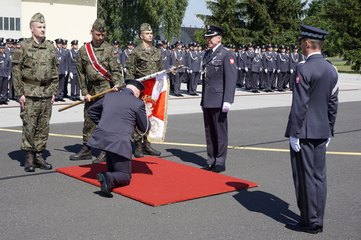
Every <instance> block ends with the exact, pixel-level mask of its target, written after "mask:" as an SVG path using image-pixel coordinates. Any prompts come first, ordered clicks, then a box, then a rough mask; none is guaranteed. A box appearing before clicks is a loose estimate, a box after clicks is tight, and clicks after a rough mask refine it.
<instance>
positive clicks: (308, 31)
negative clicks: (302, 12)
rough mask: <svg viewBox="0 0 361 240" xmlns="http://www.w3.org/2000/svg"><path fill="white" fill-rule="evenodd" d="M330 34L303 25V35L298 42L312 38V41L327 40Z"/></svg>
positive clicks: (301, 34)
mask: <svg viewBox="0 0 361 240" xmlns="http://www.w3.org/2000/svg"><path fill="white" fill-rule="evenodd" d="M327 34H328V32H326V31H325V30H322V29H320V28H316V27H312V26H308V25H304V24H301V33H300V35H299V37H298V40H301V39H304V38H311V39H317V40H322V41H323V40H325V38H326V35H327Z"/></svg>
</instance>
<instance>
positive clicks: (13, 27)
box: [10, 17, 15, 31]
mask: <svg viewBox="0 0 361 240" xmlns="http://www.w3.org/2000/svg"><path fill="white" fill-rule="evenodd" d="M10 30H11V31H14V30H15V18H13V17H11V18H10Z"/></svg>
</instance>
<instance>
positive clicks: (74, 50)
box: [68, 40, 80, 101]
mask: <svg viewBox="0 0 361 240" xmlns="http://www.w3.org/2000/svg"><path fill="white" fill-rule="evenodd" d="M70 44H71V50H70V51H69V64H68V65H69V78H70V100H73V101H76V100H80V84H79V79H78V71H77V69H76V63H77V60H78V57H79V52H78V40H73V41H71V43H70Z"/></svg>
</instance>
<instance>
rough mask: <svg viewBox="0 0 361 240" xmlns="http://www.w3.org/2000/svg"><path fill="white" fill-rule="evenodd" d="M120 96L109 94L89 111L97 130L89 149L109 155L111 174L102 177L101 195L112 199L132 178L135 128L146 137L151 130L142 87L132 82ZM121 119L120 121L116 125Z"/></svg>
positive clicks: (108, 164) (100, 178)
mask: <svg viewBox="0 0 361 240" xmlns="http://www.w3.org/2000/svg"><path fill="white" fill-rule="evenodd" d="M125 84H126V87H125V88H124V89H123V90H121V91H120V92H112V93H108V94H106V95H105V96H104V97H103V98H102V99H100V100H99V101H97V102H96V103H94V104H93V105H92V106H91V107H90V108H89V110H88V114H89V117H90V119H92V121H94V123H96V124H97V127H96V128H95V130H94V131H93V133H92V136H91V138H90V139H89V140H88V143H87V144H88V145H89V146H91V147H95V148H98V149H101V150H104V151H106V161H107V167H108V171H107V172H103V173H98V174H97V178H98V180H99V182H100V183H101V191H102V193H104V195H106V196H110V192H111V190H112V189H113V188H115V187H118V186H125V185H128V184H129V183H130V181H131V178H132V170H131V159H132V146H131V141H130V139H131V137H132V134H133V132H134V126H136V127H137V128H138V129H139V131H140V132H141V133H143V134H145V133H146V132H147V130H148V128H149V126H150V122H149V120H148V118H147V114H146V110H145V104H144V101H142V100H141V99H139V96H140V93H141V91H143V90H144V86H143V84H142V83H140V82H138V81H136V80H133V79H131V80H130V79H128V80H126V81H125ZM114 119H117V121H114Z"/></svg>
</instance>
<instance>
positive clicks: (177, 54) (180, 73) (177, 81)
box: [172, 41, 186, 97]
mask: <svg viewBox="0 0 361 240" xmlns="http://www.w3.org/2000/svg"><path fill="white" fill-rule="evenodd" d="M175 46H176V49H175V50H174V51H173V54H172V65H173V66H179V65H184V66H185V65H186V55H185V52H184V51H183V50H182V42H181V41H177V42H176V43H175ZM185 77H186V76H185V69H184V68H180V69H178V70H177V72H176V73H175V75H174V78H173V91H174V95H175V96H177V97H183V95H182V94H181V90H180V88H181V83H182V80H183V78H185Z"/></svg>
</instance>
